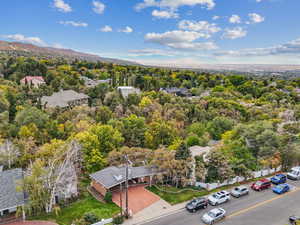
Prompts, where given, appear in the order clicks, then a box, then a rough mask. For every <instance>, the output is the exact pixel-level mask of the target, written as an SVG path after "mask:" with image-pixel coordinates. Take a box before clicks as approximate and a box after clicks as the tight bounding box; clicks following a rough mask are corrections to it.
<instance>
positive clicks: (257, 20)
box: [248, 13, 265, 23]
mask: <svg viewBox="0 0 300 225" xmlns="http://www.w3.org/2000/svg"><path fill="white" fill-rule="evenodd" d="M248 16H249V18H250V23H261V22H263V21H265V18H264V17H263V16H261V15H259V14H257V13H249V14H248Z"/></svg>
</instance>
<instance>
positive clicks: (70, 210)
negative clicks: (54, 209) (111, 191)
mask: <svg viewBox="0 0 300 225" xmlns="http://www.w3.org/2000/svg"><path fill="white" fill-rule="evenodd" d="M119 211H120V209H119V207H118V206H117V205H115V204H114V203H101V202H99V201H97V200H95V199H94V198H93V197H92V196H91V195H89V194H88V195H87V196H86V197H85V198H83V199H81V200H78V201H76V202H74V203H72V204H71V205H69V206H68V207H66V208H62V209H61V211H60V213H59V215H58V216H56V215H55V214H53V213H51V214H47V215H42V216H37V217H32V218H30V219H32V220H50V221H54V222H56V223H58V224H60V225H70V224H71V223H72V221H73V220H75V219H77V218H81V217H82V216H83V215H84V214H85V213H90V212H92V213H94V214H95V215H97V216H98V217H99V218H110V217H112V216H114V215H116V214H118V212H119Z"/></svg>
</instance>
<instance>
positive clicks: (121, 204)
mask: <svg viewBox="0 0 300 225" xmlns="http://www.w3.org/2000/svg"><path fill="white" fill-rule="evenodd" d="M122 185H123V184H122V183H120V206H121V209H120V210H121V216H123V188H122Z"/></svg>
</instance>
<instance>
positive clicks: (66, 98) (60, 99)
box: [41, 90, 89, 108]
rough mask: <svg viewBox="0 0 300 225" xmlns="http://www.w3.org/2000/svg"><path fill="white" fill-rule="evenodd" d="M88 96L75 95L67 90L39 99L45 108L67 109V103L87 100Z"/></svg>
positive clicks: (74, 92) (75, 93)
mask: <svg viewBox="0 0 300 225" xmlns="http://www.w3.org/2000/svg"><path fill="white" fill-rule="evenodd" d="M87 98H89V96H87V95H85V94H82V93H77V92H76V91H73V90H67V91H59V92H56V93H54V94H53V95H51V96H43V97H42V99H41V102H42V105H45V104H46V106H47V107H52V108H55V107H61V108H64V107H68V106H69V102H72V101H76V100H80V99H87Z"/></svg>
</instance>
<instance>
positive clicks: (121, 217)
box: [113, 216, 124, 224]
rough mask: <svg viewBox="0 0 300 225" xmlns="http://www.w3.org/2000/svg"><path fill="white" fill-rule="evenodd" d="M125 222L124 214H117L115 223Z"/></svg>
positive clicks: (114, 219)
mask: <svg viewBox="0 0 300 225" xmlns="http://www.w3.org/2000/svg"><path fill="white" fill-rule="evenodd" d="M123 222H124V217H123V216H116V217H114V218H113V224H122V223H123Z"/></svg>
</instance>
